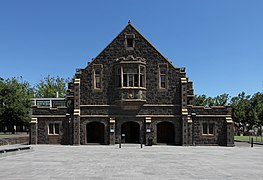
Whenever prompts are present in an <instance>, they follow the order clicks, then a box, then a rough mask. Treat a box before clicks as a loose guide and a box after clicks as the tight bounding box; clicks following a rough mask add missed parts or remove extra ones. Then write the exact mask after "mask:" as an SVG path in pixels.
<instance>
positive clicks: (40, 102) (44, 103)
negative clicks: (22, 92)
mask: <svg viewBox="0 0 263 180" xmlns="http://www.w3.org/2000/svg"><path fill="white" fill-rule="evenodd" d="M36 105H37V106H46V107H49V106H50V100H37V103H36Z"/></svg>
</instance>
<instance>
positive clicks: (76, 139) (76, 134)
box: [73, 109, 80, 145]
mask: <svg viewBox="0 0 263 180" xmlns="http://www.w3.org/2000/svg"><path fill="white" fill-rule="evenodd" d="M73 145H80V110H79V109H74V121H73Z"/></svg>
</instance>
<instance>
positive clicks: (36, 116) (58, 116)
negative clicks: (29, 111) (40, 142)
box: [32, 115, 66, 119]
mask: <svg viewBox="0 0 263 180" xmlns="http://www.w3.org/2000/svg"><path fill="white" fill-rule="evenodd" d="M42 117H43V118H44V117H49V118H64V117H66V115H34V116H33V118H42ZM33 118H32V119H33Z"/></svg>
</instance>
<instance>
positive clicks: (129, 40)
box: [125, 34, 135, 49]
mask: <svg viewBox="0 0 263 180" xmlns="http://www.w3.org/2000/svg"><path fill="white" fill-rule="evenodd" d="M134 38H135V35H134V34H126V35H125V44H126V48H127V49H132V48H134Z"/></svg>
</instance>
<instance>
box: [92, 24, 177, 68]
mask: <svg viewBox="0 0 263 180" xmlns="http://www.w3.org/2000/svg"><path fill="white" fill-rule="evenodd" d="M127 28H132V29H133V30H134V31H135V32H136V33H138V34H139V35H140V36H141V37H142V38H143V39H144V41H145V42H146V43H148V45H149V46H150V47H152V48H153V49H154V50H155V51H156V52H157V53H158V54H159V55H160V56H161V57H162V58H163V59H165V60H166V61H167V63H169V64H170V65H171V66H172V67H174V65H173V64H172V63H171V62H170V61H169V60H168V59H167V58H165V57H164V56H163V55H162V54H161V53H160V52H159V51H158V50H157V49H156V48H155V47H154V46H153V45H152V44H151V43H150V42H149V41H148V40H147V39H146V38H145V37H144V36H143V35H142V34H141V33H140V32H139V31H138V30H137V29H136V28H135V27H134V26H133V25H132V24H131V22H130V21H129V22H128V25H127V26H126V27H125V28H124V29H123V30H122V31H121V32H120V33H119V34H118V35H117V36H116V37H115V38H114V39H113V40H112V41H111V42H110V43H109V44H108V45H107V46H106V47H105V48H104V49H103V50H102V51H101V52H100V53H99V54H98V55H97V56H96V57H95V58H93V59H92V61H91V62H90V63H89V64H88V65H87V66H89V65H90V64H92V63H93V61H95V60H96V59H97V57H99V56H100V55H101V54H102V53H103V52H104V51H105V49H107V48H108V47H109V46H110V45H111V44H112V43H113V42H114V41H115V40H116V39H117V38H118V37H119V36H120V35H121V34H123V33H124V32H125V31H126V29H127ZM174 68H176V67H174Z"/></svg>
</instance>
